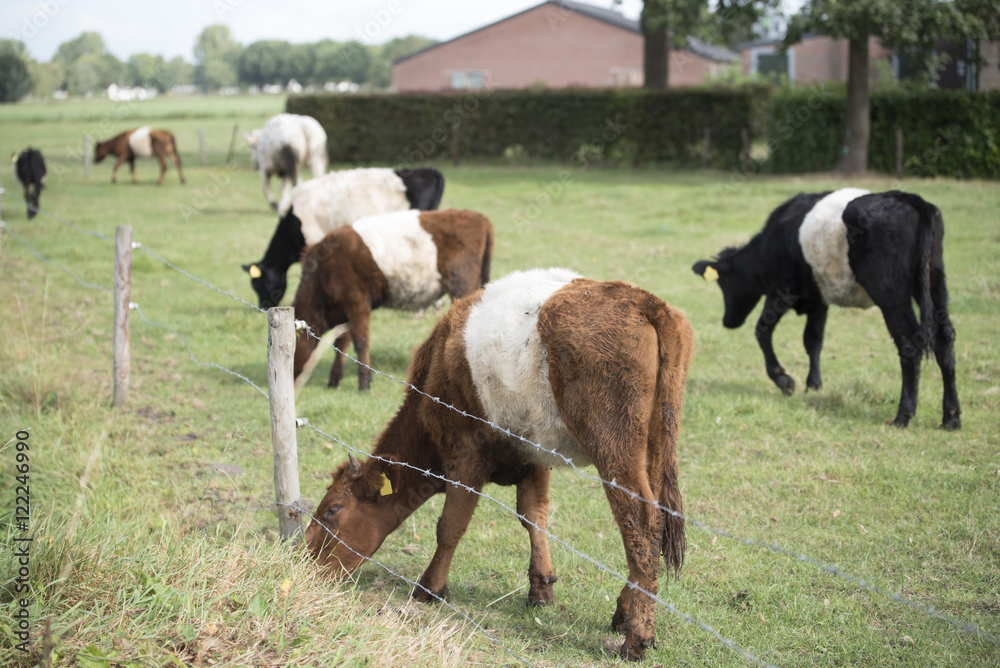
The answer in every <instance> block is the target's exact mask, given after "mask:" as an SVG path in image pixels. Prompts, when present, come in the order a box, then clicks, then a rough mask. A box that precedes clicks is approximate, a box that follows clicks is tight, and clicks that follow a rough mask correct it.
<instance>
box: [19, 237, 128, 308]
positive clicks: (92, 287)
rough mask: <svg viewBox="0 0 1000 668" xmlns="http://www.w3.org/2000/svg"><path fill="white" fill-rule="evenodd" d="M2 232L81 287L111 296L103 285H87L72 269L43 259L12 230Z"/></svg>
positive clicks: (25, 240)
mask: <svg viewBox="0 0 1000 668" xmlns="http://www.w3.org/2000/svg"><path fill="white" fill-rule="evenodd" d="M4 230H6V233H7V234H8V235H10V236H12V237H14V238H15V239H17V240H18V241H20V242H21V243H22V244H24V247H25V248H27V249H28V250H29V251H30V252H31V254H32V255H34V256H35V257H36V258H38V259H39V260H41V261H42V262H44V263H45V264H50V265H52V266H53V267H55V268H57V269H59V270H61V271H63V272H65V273H67V274H69V275H70V276H71V277H72V278H73V280H75V281H76V282H77V283H79V284H80V285H82V286H83V287H85V288H88V289H90V290H98V291H100V292H105V293H107V294H109V295H110V294H113V293H112V291H111V290H110V289H109V288H106V287H104V286H103V285H95V284H94V283H88V282H87V281H85V280H83V279H82V278H80V277H79V276H78V275H77V273H76V272H75V271H73V270H72V269H70V268H69V267H67V266H65V265H62V264H59V263H58V262H56V261H55V260H51V259H49V258H47V257H45V256H44V255H42V253H41V252H40V251H39V250H38V249H37V248H35V247H34V246H33V245H32V244H31V242H30V241H28V240H27V239H25V238H24V237H22V236H21V235H20V234H18V233H17V232H14V231H13V230H11V229H10V227H9V226H6V227H4Z"/></svg>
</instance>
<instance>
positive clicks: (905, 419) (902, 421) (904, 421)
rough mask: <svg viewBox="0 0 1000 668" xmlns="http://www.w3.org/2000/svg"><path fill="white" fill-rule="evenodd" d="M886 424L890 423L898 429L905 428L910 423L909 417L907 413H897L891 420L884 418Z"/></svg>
mask: <svg viewBox="0 0 1000 668" xmlns="http://www.w3.org/2000/svg"><path fill="white" fill-rule="evenodd" d="M885 423H886V424H890V425H892V426H893V427H899V428H900V429H906V427H907V426H909V424H910V418H909V416H907V415H897V416H896V418H895V419H893V420H886V421H885Z"/></svg>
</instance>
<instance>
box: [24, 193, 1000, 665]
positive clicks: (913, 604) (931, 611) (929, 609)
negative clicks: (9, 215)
mask: <svg viewBox="0 0 1000 668" xmlns="http://www.w3.org/2000/svg"><path fill="white" fill-rule="evenodd" d="M36 211H37V212H38V213H40V214H42V215H44V216H47V217H49V218H52V219H53V220H56V221H58V222H60V223H62V224H64V225H67V226H68V227H70V228H72V229H74V230H76V231H78V232H81V233H83V234H88V235H91V236H94V237H96V238H99V239H102V240H105V241H113V238H111V237H108V236H107V235H104V234H101V233H100V232H95V231H92V230H87V229H84V228H82V227H80V226H78V225H76V224H74V223H72V222H71V221H67V220H64V219H62V218H60V217H58V216H54V215H52V214H49V213H46V212H43V211H40V210H37V209H36ZM5 230H6V232H7V233H8V234H10V236H12V237H13V238H15V239H17V240H18V241H20V242H21V243H22V244H23V245H24V246H25V247H26V248H27V249H28V250H29V251H30V252H31V253H32V254H33V255H35V257H37V258H38V259H39V260H41V261H42V262H45V263H47V264H51V265H52V266H55V267H57V268H58V269H60V270H62V271H64V272H65V273H67V274H68V275H70V276H71V277H73V278H74V279H75V280H76V281H77V282H78V283H79V284H80V285H82V286H83V287H86V288H89V289H92V290H99V291H101V292H106V293H108V294H112V291H111V290H109V289H108V288H105V287H103V286H99V285H94V284H91V283H88V282H86V281H84V280H83V279H81V278H80V277H79V276H78V275H77V274H76V273H74V272H73V271H72V270H70V269H69V268H67V267H65V266H63V265H61V264H59V263H57V262H55V261H53V260H50V259H48V258H46V257H45V256H44V255H43V254H41V253H40V252H39V251H38V250H37V249H36V248H35V247H34V246H33V245H32V244H31V243H30V242H28V241H27V240H26V239H25V238H24V237H22V236H21V235H19V234H17V233H15V232H13V231H12V230H10V228H9V226H8V227H6V228H5ZM138 248H140V249H141V250H143V251H145V252H146V253H147V254H148V255H149V256H150V257H153V258H154V259H156V260H158V261H159V262H161V263H163V264H164V265H166V266H167V267H169V268H171V269H173V270H174V271H176V272H178V273H180V274H182V275H184V276H186V277H187V278H189V279H191V280H192V281H195V282H197V283H200V284H202V285H204V286H205V287H208V288H210V289H211V290H214V291H215V292H218V293H219V294H222V295H225V296H227V297H229V298H230V299H233V300H235V301H237V302H240V303H241V304H243V305H245V306H249V307H250V308H252V309H253V310H255V311H258V312H260V313H264V314H266V311H265V310H264V309H261V308H260V307H258V306H257V305H255V304H252V303H250V302H248V301H246V300H244V299H241V298H240V297H237V296H236V295H233V294H232V293H230V292H227V291H225V290H222V289H221V288H218V287H216V286H215V285H212V284H211V283H209V282H207V281H205V280H203V279H201V278H198V277H197V276H194V275H193V274H191V273H189V272H187V271H185V270H184V269H182V268H180V267H178V266H177V265H175V264H174V263H172V262H170V261H169V260H167V259H166V258H164V257H162V256H161V255H159V254H158V253H156V252H154V251H152V250H150V249H148V248H146V247H145V246H143V245H141V244H140V245H138ZM134 307H135V310H136V311H137V312H138V313H139V317H140V319H141V320H142V321H143V322H145V323H146V324H147V325H150V326H152V327H157V328H159V329H163V330H165V331H169V332H171V333H173V334H174V335H176V336H177V337H178V338H179V339H180V340H181V342H182V343H183V344H184V345H185V347H186V348H187V349H188V353H189V355H190V356H191V359H192V361H194V362H195V364H197V365H198V366H201V367H209V366H210V367H214V368H217V369H219V370H221V371H224V372H225V373H228V374H230V375H233V376H235V377H238V378H240V379H242V380H243V381H244V382H246V383H248V384H249V385H251V386H252V387H253V388H254V389H256V390H257V391H258V392H259V393H261V394H262V395H264V396H265V397H266V396H268V395H267V393H266V392H265V391H264V390H262V389H261V388H260V387H259V386H257V385H256V384H255V383H253V381H251V380H250V379H248V378H247V377H246V376H243V375H242V374H239V373H237V372H235V371H232V370H231V369H227V368H226V367H223V366H221V365H219V364H216V363H214V362H201V361H199V360H198V359H197V358H196V357H195V355H194V353H193V351H192V349H191V347H190V345H188V343H187V341H186V340H185V339H184V337H183V336H181V335H180V334H179V333H178V332H177V331H176V330H174V329H172V328H170V327H167V326H165V325H160V324H158V323H155V322H152V321H150V320H148V319H147V318H146V317H145V316H144V314H143V313H142V311H141V309H139V308H138V305H137V304H136V305H134ZM306 332H307V335H308V336H312V337H313V338H315V339H316V340H317V341H318V342H320V343H322V344H325V345H326V346H328V347H330V348H332V349H333V350H334V351H336V352H337V353H338V354H342V355H344V357H346V358H347V359H349V360H351V361H352V362H354V363H355V364H358V365H361V366H363V367H366V368H367V369H369V370H370V371H371V372H372V373H374V374H376V375H379V376H383V377H385V378H387V379H389V380H392V381H395V382H396V383H399V384H400V385H403V386H404V387H406V388H409V389H410V390H412V391H414V392H417V393H418V394H420V395H422V396H424V397H427V398H428V399H430V400H431V401H433V402H434V403H436V404H439V405H441V406H442V407H444V408H447V409H449V410H452V411H454V412H456V413H458V414H460V415H463V416H465V417H468V418H471V419H472V420H476V421H478V422H481V423H483V424H485V425H487V426H489V427H490V428H491V429H494V430H496V431H497V432H499V433H502V434H504V435H505V436H507V437H509V438H512V439H515V440H518V441H520V442H522V443H525V444H526V445H530V446H531V447H534V448H536V449H537V450H539V451H540V452H544V453H546V454H548V455H550V456H553V457H556V458H557V459H560V460H562V461H563V462H564V463H565V464H566V465H567V466H569V467H570V468H572V469H573V470H574V471H575V472H576V473H577V474H578V475H579V476H581V477H583V478H586V479H589V480H592V481H595V482H598V483H600V484H602V485H606V486H608V487H612V488H615V489H618V490H621V491H623V492H624V493H626V494H628V495H629V496H630V497H631V498H633V499H636V500H639V501H641V502H643V503H647V504H650V505H652V506H654V507H656V508H658V509H659V510H662V511H664V512H667V513H669V514H671V515H673V516H675V517H677V518H680V519H683V520H684V521H685V522H687V523H690V524H691V525H693V526H695V527H697V528H698V529H701V530H703V531H706V532H708V533H712V534H716V535H718V536H722V537H724V538H728V539H730V540H733V541H735V542H738V543H740V544H743V545H745V546H748V547H757V548H762V549H766V550H769V551H771V552H774V553H776V554H780V555H782V556H785V557H788V558H790V559H793V560H795V561H798V562H800V563H805V564H809V565H811V566H814V567H816V568H819V569H820V570H822V571H824V572H826V573H827V574H829V575H832V576H834V577H839V578H841V579H844V580H845V581H848V582H850V583H852V584H854V585H856V586H857V587H859V588H860V589H862V590H865V591H869V592H871V593H874V594H877V595H879V596H882V597H884V598H887V599H889V600H892V601H895V602H897V603H900V604H902V605H906V606H908V607H910V608H912V609H914V610H917V611H919V612H922V613H924V614H927V615H929V616H931V617H933V618H936V619H939V620H941V621H944V622H946V623H948V624H951V625H953V626H954V627H956V628H958V629H960V630H962V631H964V632H966V633H969V634H972V635H975V636H977V637H979V638H980V639H982V640H986V641H988V642H990V643H992V644H993V645H995V646H997V647H1000V638H997V637H996V636H994V635H992V634H990V633H988V632H987V631H985V630H983V629H982V628H980V627H979V626H978V625H976V624H973V623H971V622H965V621H963V620H961V619H957V618H954V617H951V616H949V615H946V614H944V613H942V612H941V611H940V610H938V609H937V608H936V607H935V606H932V605H928V604H926V603H923V602H921V601H915V600H912V599H909V598H907V597H905V596H903V595H902V594H900V593H898V592H893V591H890V590H888V589H884V588H882V587H878V586H876V585H872V584H871V583H869V582H868V581H867V580H865V579H863V578H860V577H858V576H855V575H853V574H850V573H847V572H845V571H843V570H842V569H841V568H840V567H839V566H837V565H835V564H830V563H827V562H824V561H822V560H819V559H816V558H814V557H810V556H808V555H805V554H802V553H798V552H795V551H793V550H790V549H788V548H784V547H781V546H779V545H776V544H773V543H765V542H760V541H755V540H753V539H750V538H744V537H741V536H738V535H735V534H733V533H731V532H729V531H726V530H724V529H718V528H715V527H712V526H709V525H707V524H705V523H703V522H701V521H699V520H696V519H692V518H689V517H686V516H684V515H683V514H681V513H679V512H677V511H675V510H673V509H671V508H667V507H666V506H663V505H662V504H660V503H658V502H657V501H655V500H651V499H646V498H644V497H642V496H641V495H639V494H637V493H636V492H634V491H633V490H630V489H628V488H625V487H623V486H622V485H620V484H618V483H617V482H616V481H614V480H610V481H609V480H604V479H602V478H601V477H600V476H595V475H591V474H589V473H586V472H585V471H583V470H582V469H581V468H580V467H578V466H577V465H576V464H575V463H574V462H573V461H572V459H570V458H568V457H566V456H565V455H563V454H561V453H559V452H557V451H555V450H553V449H548V448H545V447H544V446H542V445H540V444H538V443H534V442H533V441H531V440H529V439H527V438H525V437H523V436H520V435H519V434H515V433H513V432H512V431H510V430H509V429H507V428H505V427H502V426H500V425H497V424H495V423H493V422H491V421H489V420H487V419H484V418H481V417H479V416H476V415H472V414H470V413H468V412H466V411H463V410H461V409H459V408H457V407H455V406H453V405H451V404H448V403H447V402H445V401H443V400H441V399H440V398H438V397H435V396H433V395H431V394H428V393H426V392H423V391H422V390H420V389H419V388H417V387H416V386H414V385H412V384H411V383H409V382H408V381H405V380H401V379H399V378H396V377H395V376H393V375H392V374H389V373H385V372H383V371H380V370H378V369H376V368H374V367H372V366H370V365H367V364H364V363H363V362H361V361H360V360H358V359H356V358H355V357H353V356H351V355H350V354H348V353H347V352H345V351H343V350H341V349H339V348H338V347H337V346H336V345H334V344H333V343H331V342H329V341H326V340H324V339H323V338H322V337H320V336H318V335H317V334H316V333H315V332H313V331H312V329H311V328H308V327H307V328H306ZM308 426H309V427H310V428H312V429H313V430H314V431H316V432H317V433H319V434H321V435H323V436H325V437H326V438H329V439H330V440H333V441H335V442H337V443H339V444H340V445H342V446H343V447H345V448H347V449H348V450H352V451H354V452H357V453H359V454H364V455H367V456H369V457H371V456H373V455H370V454H368V453H365V452H363V451H360V450H357V449H355V448H352V447H350V446H348V445H347V444H346V443H344V442H343V441H341V440H339V439H337V438H335V437H333V436H332V435H330V434H327V433H326V432H324V431H322V430H320V429H317V428H316V427H314V426H313V425H311V424H308ZM379 459H381V458H379ZM385 461H389V463H391V464H395V465H406V466H409V467H410V468H413V469H415V470H417V471H419V472H420V473H422V474H424V475H427V476H430V477H435V478H439V479H441V480H442V481H444V482H446V483H447V484H452V485H456V486H459V487H462V488H464V489H467V490H469V491H472V492H473V493H476V494H478V495H480V496H483V497H485V498H487V499H489V500H491V501H493V502H494V503H497V504H499V505H500V506H501V507H503V508H504V509H506V510H507V511H508V512H510V513H512V514H514V515H515V516H517V517H518V518H519V519H521V520H522V521H528V520H526V518H524V517H523V516H521V515H519V514H518V513H517V512H516V511H515V510H513V509H511V508H510V507H509V506H506V505H505V504H504V503H503V502H501V501H499V500H497V499H495V498H493V497H491V496H490V495H488V494H484V493H481V492H476V491H475V490H473V489H471V488H469V487H467V486H466V485H464V484H462V483H461V482H457V481H453V480H448V479H447V478H444V477H442V476H439V475H436V474H433V473H432V472H430V471H425V470H423V469H419V468H417V467H413V466H411V465H409V464H406V463H405V462H397V461H391V460H385ZM298 510H300V511H301V512H305V511H302V510H301V509H298ZM306 514H307V515H308V513H306ZM310 517H312V516H311V515H310ZM536 528H538V529H539V530H540V531H543V532H544V533H546V534H547V535H548V536H549V537H550V538H552V540H554V541H556V542H558V543H559V544H561V545H563V546H564V547H565V548H566V549H568V550H570V551H572V552H573V553H574V554H576V555H577V556H578V557H580V558H582V559H584V560H586V561H589V562H591V563H592V564H594V565H595V566H596V567H598V568H599V569H601V570H605V571H606V572H608V573H609V574H610V575H613V576H614V577H616V578H618V579H622V580H623V581H624V582H626V583H628V584H630V585H633V583H630V582H629V581H628V579H627V578H625V577H624V576H622V575H620V574H618V573H615V572H614V571H611V570H610V569H608V568H607V567H606V566H604V565H603V564H601V563H600V562H598V561H596V560H594V559H593V558H591V557H589V556H588V555H586V554H584V553H582V552H579V551H578V550H576V549H575V548H573V547H572V546H570V545H568V544H567V543H565V542H563V541H562V540H560V539H559V538H557V537H555V536H553V535H552V534H550V533H549V532H548V531H545V530H544V529H540V528H539V527H537V526H536ZM348 549H350V548H349V547H348ZM352 551H353V550H352ZM369 560H370V561H374V560H372V559H370V558H369ZM375 563H378V562H375ZM379 565H381V566H382V567H383V568H385V566H384V565H382V564H379ZM386 570H387V571H388V570H389V569H388V568H386ZM389 572H390V573H391V571H389ZM397 577H400V578H401V579H403V580H406V578H403V577H402V576H397ZM407 582H409V581H408V580H407ZM410 584H413V583H410ZM633 588H635V589H638V590H639V591H643V593H645V594H646V595H647V596H650V597H651V598H652V599H653V600H655V601H656V602H657V603H659V604H660V605H661V606H663V607H664V608H665V609H667V610H668V611H670V612H672V613H674V614H676V615H678V616H680V617H682V618H684V619H685V621H689V622H690V623H693V624H695V625H697V626H699V627H701V628H702V629H703V630H705V631H707V632H709V633H712V634H713V635H715V636H716V638H717V639H718V640H719V642H720V643H722V644H723V645H725V646H726V647H729V648H730V649H733V650H734V651H736V652H738V653H740V654H741V656H743V657H744V658H745V659H747V660H748V661H751V662H753V663H757V664H758V665H769V664H764V663H762V662H761V660H760V659H758V658H756V657H754V656H753V655H752V654H749V653H748V652H746V650H743V649H742V648H740V647H739V646H738V645H736V644H735V643H733V642H732V641H730V640H728V639H727V638H724V637H723V636H721V635H720V634H718V632H717V631H715V629H713V628H712V627H711V626H709V625H707V624H703V623H702V622H700V621H698V620H696V619H695V618H693V617H691V616H690V615H688V614H687V613H684V612H682V611H680V610H677V609H676V608H675V607H674V606H672V605H671V604H669V603H667V602H665V601H663V600H662V599H659V598H658V597H657V596H656V595H654V594H651V593H649V592H646V591H645V590H642V589H641V588H639V587H638V586H637V585H633ZM449 607H450V606H449ZM456 612H458V613H459V614H462V615H463V616H465V617H466V618H467V619H468V617H467V616H466V615H464V613H461V612H460V611H458V610H456ZM470 621H472V620H471V619H470ZM473 623H474V622H473ZM484 632H485V630H484ZM485 633H487V635H489V634H488V632H485ZM490 637H491V638H492V636H490ZM494 640H495V639H494ZM501 645H502V643H501ZM504 649H507V650H508V652H509V648H506V647H504ZM512 655H513V656H515V657H517V655H516V654H513V653H512ZM517 658H518V659H519V660H522V661H523V659H520V657H517Z"/></svg>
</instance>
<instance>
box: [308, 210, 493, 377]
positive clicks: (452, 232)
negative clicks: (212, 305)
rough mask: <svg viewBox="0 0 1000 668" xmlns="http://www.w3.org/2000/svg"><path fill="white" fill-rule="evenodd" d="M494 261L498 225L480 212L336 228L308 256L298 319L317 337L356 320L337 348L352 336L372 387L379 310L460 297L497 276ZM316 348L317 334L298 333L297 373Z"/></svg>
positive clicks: (397, 215)
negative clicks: (372, 337)
mask: <svg viewBox="0 0 1000 668" xmlns="http://www.w3.org/2000/svg"><path fill="white" fill-rule="evenodd" d="M492 258H493V225H492V224H490V221H489V220H488V219H487V218H486V216H484V215H482V214H481V213H476V212H475V211H463V210H456V209H446V210H444V211H417V210H409V211H395V212H393V213H388V214H383V215H380V216H371V217H369V218H362V219H361V220H359V221H357V222H355V223H353V224H352V225H349V226H345V227H340V228H337V229H335V230H333V231H332V232H330V233H329V234H327V235H326V236H325V237H323V239H322V240H321V241H320V242H319V243H317V244H314V245H311V246H309V248H307V249H306V252H305V253H303V255H302V281H301V282H300V283H299V289H298V291H297V292H296V293H295V302H294V303H293V307H294V308H295V317H296V318H297V319H299V320H303V321H305V322H306V324H308V325H309V327H310V328H311V329H312V331H313V332H314V333H315V334H316V335H317V336H320V335H322V334H324V333H326V332H327V331H329V330H330V329H332V328H334V327H336V326H338V325H341V324H344V323H346V324H348V325H350V332H349V333H347V334H342V335H341V336H339V337H338V338H337V341H336V346H337V348H338V349H340V350H345V349H346V347H347V342H348V337H350V340H351V341H352V342H353V343H354V350H355V352H356V353H357V356H358V360H359V361H360V362H361V363H362V364H363V365H365V366H360V367H359V368H358V389H359V390H367V389H368V387H369V384H370V382H371V369H369V368H368V366H367V365H368V364H369V357H368V344H369V341H368V330H369V324H370V321H371V312H372V310H373V309H376V308H379V307H385V308H391V309H396V310H401V311H417V310H419V309H423V308H426V307H427V306H430V305H431V304H433V303H434V302H435V301H437V300H438V299H439V298H440V297H442V296H443V295H446V294H447V295H449V296H450V297H451V298H452V299H457V298H458V297H461V296H463V295H465V294H468V293H470V292H472V291H473V290H476V289H478V288H480V287H481V286H483V285H485V284H486V283H487V282H488V281H489V280H490V264H491V261H492ZM316 346H317V341H316V339H315V338H313V337H311V336H307V335H304V336H300V337H299V340H298V342H297V343H296V344H295V369H294V372H295V377H296V378H298V376H299V375H300V374H301V373H302V372H303V370H304V369H306V368H307V363H309V362H310V357H312V354H313V352H314V351H316ZM309 366H310V367H311V366H312V364H310V365H309ZM343 372H344V359H343V357H342V356H341V355H337V359H336V361H334V363H333V368H332V369H331V370H330V380H329V385H330V387H337V385H339V384H340V380H341V378H342V377H343ZM300 384H301V383H300Z"/></svg>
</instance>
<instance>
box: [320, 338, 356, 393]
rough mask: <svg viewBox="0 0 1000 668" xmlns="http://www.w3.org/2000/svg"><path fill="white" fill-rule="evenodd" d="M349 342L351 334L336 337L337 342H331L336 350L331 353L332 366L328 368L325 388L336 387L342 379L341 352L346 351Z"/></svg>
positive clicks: (342, 360)
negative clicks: (328, 372)
mask: <svg viewBox="0 0 1000 668" xmlns="http://www.w3.org/2000/svg"><path fill="white" fill-rule="evenodd" d="M350 341H351V333H350V332H345V333H343V334H341V335H340V336H339V337H337V340H336V341H334V342H333V345H334V347H335V348H336V350H334V351H333V355H334V357H333V366H331V367H330V379H329V380H328V381H327V383H326V386H327V387H338V386H339V385H340V381H341V380H343V378H344V354H343V353H342V352H341V351H342V350H347V344H348V343H349V342H350Z"/></svg>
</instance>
